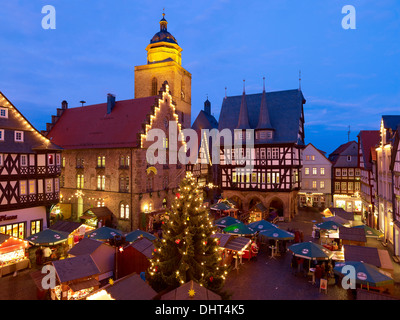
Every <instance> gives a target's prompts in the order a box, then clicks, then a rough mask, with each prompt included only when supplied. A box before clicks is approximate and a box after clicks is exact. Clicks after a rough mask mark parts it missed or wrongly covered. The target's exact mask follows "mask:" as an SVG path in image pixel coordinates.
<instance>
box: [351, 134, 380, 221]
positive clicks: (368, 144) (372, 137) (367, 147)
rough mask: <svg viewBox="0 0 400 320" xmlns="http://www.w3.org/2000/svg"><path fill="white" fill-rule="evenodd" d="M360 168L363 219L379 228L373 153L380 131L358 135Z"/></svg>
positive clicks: (377, 143)
mask: <svg viewBox="0 0 400 320" xmlns="http://www.w3.org/2000/svg"><path fill="white" fill-rule="evenodd" d="M357 137H358V167H359V168H360V182H361V188H360V196H361V206H362V210H361V211H362V213H363V218H364V220H365V221H366V223H367V224H368V225H369V226H371V227H373V228H377V216H375V192H376V183H375V175H374V170H373V162H372V152H373V151H374V149H375V148H376V147H377V146H378V145H379V139H380V134H379V130H362V131H360V133H359V134H358V136H357Z"/></svg>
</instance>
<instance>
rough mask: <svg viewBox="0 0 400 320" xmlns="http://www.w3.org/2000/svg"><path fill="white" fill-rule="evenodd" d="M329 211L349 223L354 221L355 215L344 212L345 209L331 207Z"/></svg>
mask: <svg viewBox="0 0 400 320" xmlns="http://www.w3.org/2000/svg"><path fill="white" fill-rule="evenodd" d="M329 211H330V212H331V213H332V214H333V215H335V216H339V217H341V218H343V219H346V220H348V221H354V213H352V212H347V211H346V210H344V209H343V208H333V207H330V208H329Z"/></svg>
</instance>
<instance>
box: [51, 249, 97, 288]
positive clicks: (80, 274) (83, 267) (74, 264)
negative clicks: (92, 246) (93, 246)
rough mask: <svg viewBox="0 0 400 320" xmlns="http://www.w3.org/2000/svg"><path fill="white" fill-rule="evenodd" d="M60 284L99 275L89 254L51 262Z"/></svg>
mask: <svg viewBox="0 0 400 320" xmlns="http://www.w3.org/2000/svg"><path fill="white" fill-rule="evenodd" d="M53 266H54V268H55V269H56V273H57V275H58V278H59V280H60V282H61V283H64V282H67V281H72V280H77V279H81V278H85V277H90V276H94V275H98V274H100V273H101V272H100V270H99V268H98V267H97V265H96V263H95V262H94V260H93V259H92V257H91V256H90V255H89V254H86V255H82V256H77V257H73V258H68V259H63V260H57V261H53Z"/></svg>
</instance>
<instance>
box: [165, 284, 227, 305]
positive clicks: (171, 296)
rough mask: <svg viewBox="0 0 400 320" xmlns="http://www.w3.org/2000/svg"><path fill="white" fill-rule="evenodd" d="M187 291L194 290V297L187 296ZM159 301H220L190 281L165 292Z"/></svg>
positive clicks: (217, 297)
mask: <svg viewBox="0 0 400 320" xmlns="http://www.w3.org/2000/svg"><path fill="white" fill-rule="evenodd" d="M189 290H194V295H193V296H190V295H189ZM161 300H221V297H220V296H219V295H217V294H216V293H214V292H212V291H211V290H208V289H206V288H205V287H203V286H200V285H199V284H198V283H197V282H194V281H193V280H190V281H189V282H186V283H185V284H183V285H181V286H180V287H178V288H176V289H174V290H172V291H170V292H167V293H166V294H164V295H163V296H162V297H161Z"/></svg>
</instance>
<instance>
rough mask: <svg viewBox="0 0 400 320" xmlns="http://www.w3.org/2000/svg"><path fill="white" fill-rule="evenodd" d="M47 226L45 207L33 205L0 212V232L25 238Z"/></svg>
mask: <svg viewBox="0 0 400 320" xmlns="http://www.w3.org/2000/svg"><path fill="white" fill-rule="evenodd" d="M45 228H47V215H46V208H45V207H44V206H42V207H34V208H27V209H19V210H13V211H6V212H1V213H0V233H3V234H6V235H9V236H12V237H14V238H19V239H25V238H26V237H28V236H30V235H33V234H35V233H37V232H39V231H41V230H43V229H45Z"/></svg>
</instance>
